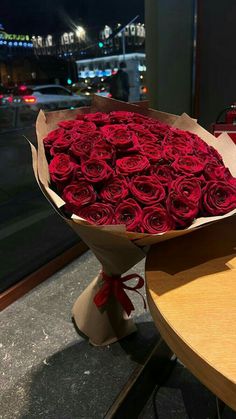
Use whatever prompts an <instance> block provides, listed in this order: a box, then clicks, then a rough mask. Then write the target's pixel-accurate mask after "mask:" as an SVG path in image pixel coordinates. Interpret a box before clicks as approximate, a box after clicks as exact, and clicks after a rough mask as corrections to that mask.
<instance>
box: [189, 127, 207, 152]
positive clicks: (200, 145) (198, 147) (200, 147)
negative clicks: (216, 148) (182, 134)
mask: <svg viewBox="0 0 236 419" xmlns="http://www.w3.org/2000/svg"><path fill="white" fill-rule="evenodd" d="M187 134H188V135H189V137H190V139H191V144H192V147H193V152H194V154H196V156H198V153H202V154H203V153H205V154H208V148H209V146H208V144H206V143H205V141H203V140H202V139H201V138H200V137H198V135H196V134H193V133H192V132H187Z"/></svg>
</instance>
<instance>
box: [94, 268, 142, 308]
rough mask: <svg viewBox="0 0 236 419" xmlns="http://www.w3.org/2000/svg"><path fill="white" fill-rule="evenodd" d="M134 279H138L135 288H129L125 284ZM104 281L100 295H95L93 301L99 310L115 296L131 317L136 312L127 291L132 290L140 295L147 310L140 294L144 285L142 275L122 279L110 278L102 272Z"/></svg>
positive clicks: (119, 277)
mask: <svg viewBox="0 0 236 419" xmlns="http://www.w3.org/2000/svg"><path fill="white" fill-rule="evenodd" d="M134 278H135V279H138V282H137V284H136V285H135V286H133V287H129V286H128V285H126V284H125V282H127V281H129V280H130V279H134ZM102 279H103V280H104V284H103V285H102V287H101V289H100V290H99V291H98V293H97V294H96V295H95V297H94V300H93V301H94V303H95V304H96V306H97V307H98V308H100V307H103V306H104V305H105V304H106V303H107V302H108V299H109V297H110V296H111V295H112V294H113V295H114V296H115V298H116V299H117V300H118V301H119V302H120V304H121V305H122V307H123V309H124V310H125V311H126V313H127V314H128V316H129V315H130V313H131V311H133V310H134V306H133V303H132V301H131V300H130V298H129V297H128V295H127V294H126V292H125V290H130V291H135V292H137V294H139V295H140V297H142V299H143V305H144V308H145V309H146V302H145V300H144V298H143V296H142V294H140V292H139V291H138V289H140V288H142V287H143V285H144V279H143V278H142V277H141V276H140V275H138V274H131V275H126V276H123V277H122V278H121V276H120V275H114V276H108V275H107V274H106V273H105V272H102Z"/></svg>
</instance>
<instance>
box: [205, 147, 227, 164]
mask: <svg viewBox="0 0 236 419" xmlns="http://www.w3.org/2000/svg"><path fill="white" fill-rule="evenodd" d="M208 153H210V155H211V156H212V157H213V158H214V159H216V161H218V162H219V163H222V164H224V163H223V160H222V157H221V155H220V153H218V151H217V150H216V149H215V148H214V147H212V146H208Z"/></svg>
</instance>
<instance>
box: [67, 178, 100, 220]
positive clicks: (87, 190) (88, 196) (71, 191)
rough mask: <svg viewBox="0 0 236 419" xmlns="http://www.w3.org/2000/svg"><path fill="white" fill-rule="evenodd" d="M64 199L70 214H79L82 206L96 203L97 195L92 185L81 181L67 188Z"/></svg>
mask: <svg viewBox="0 0 236 419" xmlns="http://www.w3.org/2000/svg"><path fill="white" fill-rule="evenodd" d="M62 198H63V199H64V201H65V202H66V208H67V209H68V210H69V211H70V212H73V213H74V214H78V211H79V209H80V208H81V207H82V206H84V205H88V204H92V203H93V202H95V200H96V193H95V191H94V189H93V187H92V186H91V185H89V184H88V183H87V182H86V181H81V182H77V183H72V184H71V185H68V186H66V187H65V189H64V190H63V195H62Z"/></svg>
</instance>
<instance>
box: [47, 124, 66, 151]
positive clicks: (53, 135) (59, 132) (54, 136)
mask: <svg viewBox="0 0 236 419" xmlns="http://www.w3.org/2000/svg"><path fill="white" fill-rule="evenodd" d="M64 132H65V130H64V129H62V128H57V129H54V130H53V131H51V132H49V133H48V135H47V137H45V138H44V139H43V144H44V147H45V150H46V151H47V152H49V151H50V149H51V147H52V145H53V143H54V142H55V141H56V140H58V139H59V138H60V137H62V136H63V134H64Z"/></svg>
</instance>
